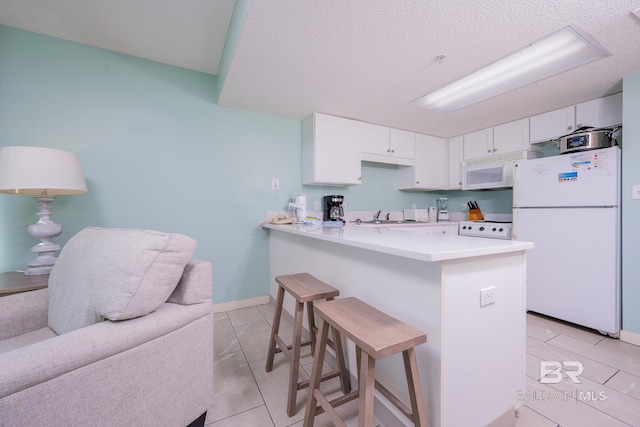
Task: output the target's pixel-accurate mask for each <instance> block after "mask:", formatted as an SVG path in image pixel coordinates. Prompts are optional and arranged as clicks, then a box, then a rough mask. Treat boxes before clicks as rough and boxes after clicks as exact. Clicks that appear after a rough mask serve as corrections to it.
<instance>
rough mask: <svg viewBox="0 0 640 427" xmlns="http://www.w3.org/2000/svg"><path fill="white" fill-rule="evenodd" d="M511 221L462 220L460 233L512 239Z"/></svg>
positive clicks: (461, 234)
mask: <svg viewBox="0 0 640 427" xmlns="http://www.w3.org/2000/svg"><path fill="white" fill-rule="evenodd" d="M511 228H512V223H511V222H501V221H460V226H459V229H458V234H459V235H460V236H468V237H485V238H488V239H502V240H511Z"/></svg>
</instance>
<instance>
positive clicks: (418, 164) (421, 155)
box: [398, 134, 447, 190]
mask: <svg viewBox="0 0 640 427" xmlns="http://www.w3.org/2000/svg"><path fill="white" fill-rule="evenodd" d="M446 143H447V142H446V140H445V139H443V138H438V137H435V136H430V135H422V134H415V161H414V165H413V166H405V167H399V168H398V188H399V189H401V190H444V189H445V188H446V177H447V175H446V174H447V161H446V153H447V149H446Z"/></svg>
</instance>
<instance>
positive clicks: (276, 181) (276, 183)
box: [271, 178, 280, 190]
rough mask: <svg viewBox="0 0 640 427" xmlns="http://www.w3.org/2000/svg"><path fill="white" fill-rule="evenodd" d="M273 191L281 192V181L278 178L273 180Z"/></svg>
mask: <svg viewBox="0 0 640 427" xmlns="http://www.w3.org/2000/svg"><path fill="white" fill-rule="evenodd" d="M271 189H272V190H279V189H280V180H279V179H278V178H273V179H272V180H271Z"/></svg>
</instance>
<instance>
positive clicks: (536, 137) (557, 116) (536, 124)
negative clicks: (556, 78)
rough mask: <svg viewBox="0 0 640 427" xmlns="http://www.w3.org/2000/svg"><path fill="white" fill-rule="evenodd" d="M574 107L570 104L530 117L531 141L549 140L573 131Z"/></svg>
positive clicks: (574, 121) (574, 120)
mask: <svg viewBox="0 0 640 427" xmlns="http://www.w3.org/2000/svg"><path fill="white" fill-rule="evenodd" d="M575 123H576V108H575V106H573V105H572V106H570V107H566V108H561V109H559V110H554V111H549V112H548V113H543V114H539V115H537V116H533V117H531V118H530V124H529V126H530V135H531V142H532V143H533V142H542V141H550V140H552V139H556V138H559V137H561V136H563V135H566V134H568V133H571V132H573V130H574V126H575Z"/></svg>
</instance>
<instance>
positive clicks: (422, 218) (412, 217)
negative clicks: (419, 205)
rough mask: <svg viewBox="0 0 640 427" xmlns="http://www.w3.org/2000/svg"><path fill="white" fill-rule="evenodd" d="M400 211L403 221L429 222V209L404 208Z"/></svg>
mask: <svg viewBox="0 0 640 427" xmlns="http://www.w3.org/2000/svg"><path fill="white" fill-rule="evenodd" d="M402 213H403V217H404V220H405V221H415V222H429V209H416V208H413V209H405V210H404V211H403V212H402Z"/></svg>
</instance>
